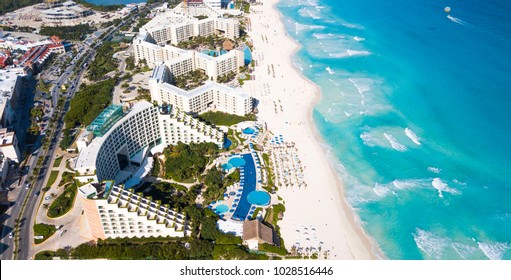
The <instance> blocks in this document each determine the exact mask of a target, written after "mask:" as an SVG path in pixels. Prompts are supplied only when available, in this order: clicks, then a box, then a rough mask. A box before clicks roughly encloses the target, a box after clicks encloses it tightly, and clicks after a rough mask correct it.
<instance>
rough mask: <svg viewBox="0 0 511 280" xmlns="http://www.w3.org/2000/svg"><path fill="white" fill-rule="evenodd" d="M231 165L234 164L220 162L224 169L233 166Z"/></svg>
mask: <svg viewBox="0 0 511 280" xmlns="http://www.w3.org/2000/svg"><path fill="white" fill-rule="evenodd" d="M233 167H234V166H232V164H230V163H224V164H222V168H223V169H224V170H230V169H231V168H233Z"/></svg>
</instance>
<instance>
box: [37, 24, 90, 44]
mask: <svg viewBox="0 0 511 280" xmlns="http://www.w3.org/2000/svg"><path fill="white" fill-rule="evenodd" d="M94 31H96V29H95V28H94V27H93V26H92V25H88V24H78V25H74V26H43V27H41V31H40V32H39V34H41V35H46V36H53V35H57V36H59V37H60V38H62V39H66V40H74V41H81V40H83V39H85V36H86V35H87V34H91V33H92V32H94Z"/></svg>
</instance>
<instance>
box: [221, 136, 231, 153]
mask: <svg viewBox="0 0 511 280" xmlns="http://www.w3.org/2000/svg"><path fill="white" fill-rule="evenodd" d="M231 145H232V141H231V139H229V138H227V137H225V141H224V145H223V146H224V149H226V150H227V149H229V148H230V147H231Z"/></svg>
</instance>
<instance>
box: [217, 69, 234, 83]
mask: <svg viewBox="0 0 511 280" xmlns="http://www.w3.org/2000/svg"><path fill="white" fill-rule="evenodd" d="M234 78H236V72H234V71H231V72H229V73H227V74H225V75H223V76H219V77H218V78H217V80H216V81H217V82H219V83H227V82H230V81H232V80H234Z"/></svg>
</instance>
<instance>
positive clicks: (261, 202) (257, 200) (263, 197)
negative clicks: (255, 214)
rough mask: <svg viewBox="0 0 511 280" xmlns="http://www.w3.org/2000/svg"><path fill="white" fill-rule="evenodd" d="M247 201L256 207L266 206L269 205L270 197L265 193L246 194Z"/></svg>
mask: <svg viewBox="0 0 511 280" xmlns="http://www.w3.org/2000/svg"><path fill="white" fill-rule="evenodd" d="M247 200H248V202H250V203H251V204H254V205H256V206H267V205H268V204H270V195H269V194H268V193H267V192H265V191H253V192H251V193H249V194H248V196H247Z"/></svg>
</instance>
